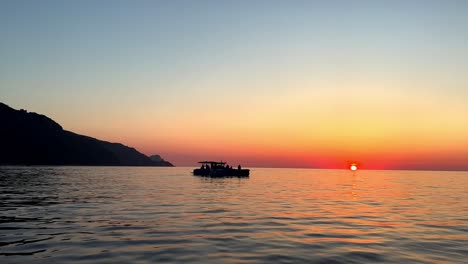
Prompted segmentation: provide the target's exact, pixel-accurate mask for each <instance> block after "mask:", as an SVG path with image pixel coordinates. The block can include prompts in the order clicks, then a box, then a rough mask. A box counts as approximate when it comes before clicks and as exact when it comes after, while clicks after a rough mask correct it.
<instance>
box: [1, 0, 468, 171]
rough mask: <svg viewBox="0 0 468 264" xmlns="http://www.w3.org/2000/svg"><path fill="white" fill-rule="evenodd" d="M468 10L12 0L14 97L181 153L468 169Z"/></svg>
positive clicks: (8, 79)
mask: <svg viewBox="0 0 468 264" xmlns="http://www.w3.org/2000/svg"><path fill="white" fill-rule="evenodd" d="M467 14H468V2H464V1H411V2H408V1H391V2H387V3H382V2H380V3H377V2H375V1H359V2H353V3H350V2H346V1H327V2H326V3H325V2H324V3H318V2H312V1H293V2H281V1H268V2H267V1H249V2H247V1H237V2H232V3H228V2H225V1H221V2H220V1H196V2H195V1H193V2H191V1H166V2H164V1H159V2H156V1H132V2H127V1H79V2H72V1H70V2H63V1H40V2H34V1H3V2H1V3H0V34H1V36H2V37H1V40H0V58H1V60H0V102H3V103H5V104H7V105H9V106H11V107H13V108H16V109H20V108H23V109H26V110H28V111H32V112H37V113H41V114H44V115H47V116H49V117H50V118H52V119H54V120H55V121H57V122H58V123H59V124H61V125H62V126H63V127H64V129H66V130H70V131H73V132H77V133H80V134H85V135H89V136H92V137H96V138H99V139H103V140H107V141H113V142H121V143H123V144H125V145H128V146H132V147H135V148H136V149H137V150H139V151H141V152H143V153H145V154H148V155H151V154H161V155H162V156H163V157H164V158H165V159H166V160H169V161H171V162H173V163H174V164H175V165H178V166H193V165H196V162H197V161H198V160H204V159H217V160H219V159H223V160H227V161H228V162H232V163H233V164H231V165H237V163H241V164H243V165H245V166H263V167H318V168H344V167H346V166H347V164H348V163H349V162H351V161H355V162H358V163H360V165H361V167H362V168H368V169H443V170H447V169H448V170H468V160H467V159H466V157H468V118H467V116H468V103H467V102H468V75H467V74H466V69H468V47H467V46H466V43H467V41H468V26H467V25H468V16H467ZM234 163H235V164H234Z"/></svg>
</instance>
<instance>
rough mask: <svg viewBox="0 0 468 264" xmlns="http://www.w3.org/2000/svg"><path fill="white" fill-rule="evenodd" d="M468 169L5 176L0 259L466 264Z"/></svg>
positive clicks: (54, 170) (110, 170)
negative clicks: (231, 175) (232, 175)
mask: <svg viewBox="0 0 468 264" xmlns="http://www.w3.org/2000/svg"><path fill="white" fill-rule="evenodd" d="M467 261H468V172H416V171H358V172H357V173H355V174H353V173H351V172H349V171H344V170H343V171H340V170H307V169H253V170H252V171H251V177H250V178H247V179H238V178H229V179H207V178H200V177H195V176H192V175H191V173H190V168H127V167H3V168H0V263H26V262H33V263H65V262H79V263H154V262H157V263H159V262H173V263H222V262H227V263H367V262H376V263H377V262H378V263H467Z"/></svg>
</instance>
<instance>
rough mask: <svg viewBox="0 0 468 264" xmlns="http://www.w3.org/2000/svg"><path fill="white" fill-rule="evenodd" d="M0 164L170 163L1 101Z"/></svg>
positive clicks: (144, 164)
mask: <svg viewBox="0 0 468 264" xmlns="http://www.w3.org/2000/svg"><path fill="white" fill-rule="evenodd" d="M0 165H87V166H173V165H172V164H171V163H170V162H167V161H165V160H164V159H162V158H160V159H153V160H152V159H150V158H149V157H148V156H146V155H144V154H142V153H140V152H138V151H137V150H135V149H134V148H131V147H127V146H125V145H123V144H120V143H110V142H106V141H102V140H98V139H95V138H92V137H88V136H83V135H79V134H75V133H73V132H70V131H66V130H64V129H63V128H62V127H61V126H60V125H59V124H57V123H56V122H55V121H54V120H52V119H50V118H48V117H47V116H45V115H40V114H37V113H32V112H27V111H26V110H23V109H21V110H15V109H13V108H11V107H9V106H7V105H5V104H3V103H0Z"/></svg>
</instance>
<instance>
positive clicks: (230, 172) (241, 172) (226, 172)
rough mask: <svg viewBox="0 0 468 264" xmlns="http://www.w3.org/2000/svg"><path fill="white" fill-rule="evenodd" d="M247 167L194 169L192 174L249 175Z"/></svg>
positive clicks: (215, 175)
mask: <svg viewBox="0 0 468 264" xmlns="http://www.w3.org/2000/svg"><path fill="white" fill-rule="evenodd" d="M249 174H250V170H248V169H240V170H239V169H214V170H207V169H194V170H193V175H196V176H206V177H249Z"/></svg>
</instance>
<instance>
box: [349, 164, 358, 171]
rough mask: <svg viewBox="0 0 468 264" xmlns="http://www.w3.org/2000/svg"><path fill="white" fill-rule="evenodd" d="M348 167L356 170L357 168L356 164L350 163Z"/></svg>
mask: <svg viewBox="0 0 468 264" xmlns="http://www.w3.org/2000/svg"><path fill="white" fill-rule="evenodd" d="M349 169H350V170H352V171H356V170H357V165H356V164H351V166H350V167H349Z"/></svg>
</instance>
